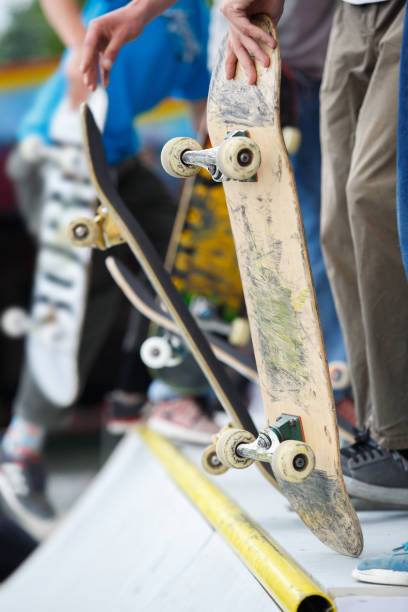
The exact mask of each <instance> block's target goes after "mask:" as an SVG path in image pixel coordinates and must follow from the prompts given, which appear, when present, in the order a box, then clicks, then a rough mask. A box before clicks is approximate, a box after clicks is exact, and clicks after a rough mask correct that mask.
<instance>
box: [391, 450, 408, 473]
mask: <svg viewBox="0 0 408 612" xmlns="http://www.w3.org/2000/svg"><path fill="white" fill-rule="evenodd" d="M391 455H392V458H393V459H394V461H396V462H397V463H399V464H400V466H401V467H402V469H403V470H404V471H405V472H408V461H407V460H406V459H405V457H403V456H402V455H401V453H399V452H398V451H391Z"/></svg>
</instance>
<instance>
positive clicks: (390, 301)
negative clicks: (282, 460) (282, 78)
mask: <svg viewBox="0 0 408 612" xmlns="http://www.w3.org/2000/svg"><path fill="white" fill-rule="evenodd" d="M404 14H405V2H402V1H399V2H398V1H396V2H390V3H388V2H387V3H384V6H381V5H379V6H378V10H377V15H376V20H375V24H374V27H375V36H374V41H373V42H374V45H375V48H376V50H377V57H376V62H375V67H374V70H373V72H372V74H371V78H370V82H369V85H368V88H367V93H366V95H365V98H364V101H363V104H362V106H361V108H360V111H359V118H358V124H357V130H356V134H355V143H354V148H353V155H352V159H351V168H350V174H349V179H348V182H347V188H346V192H347V202H348V210H349V217H350V224H351V229H352V236H353V242H354V248H355V253H356V264H357V265H356V267H357V282H358V288H359V294H360V303H361V311H362V316H363V324H364V328H365V341H366V354H367V368H368V376H369V385H370V392H371V402H372V406H371V412H370V414H369V415H368V420H367V424H368V425H369V426H370V429H371V432H372V435H373V436H374V437H375V439H376V440H377V441H378V442H379V443H380V444H381V445H383V446H386V447H389V448H396V449H398V448H407V447H408V413H407V407H406V401H407V397H408V375H407V371H408V283H407V280H406V276H405V272H404V268H403V264H402V256H401V251H400V246H399V239H398V230H397V217H396V142H397V101H398V82H399V59H400V50H401V39H402V30H403V21H404Z"/></svg>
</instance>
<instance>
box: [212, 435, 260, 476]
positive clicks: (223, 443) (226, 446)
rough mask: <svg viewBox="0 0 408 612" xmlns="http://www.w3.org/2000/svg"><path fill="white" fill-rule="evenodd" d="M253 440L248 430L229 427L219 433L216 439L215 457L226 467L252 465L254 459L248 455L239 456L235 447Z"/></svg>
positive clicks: (240, 468) (239, 467) (241, 468)
mask: <svg viewBox="0 0 408 612" xmlns="http://www.w3.org/2000/svg"><path fill="white" fill-rule="evenodd" d="M254 440H255V438H254V436H253V435H252V434H251V433H250V432H249V431H245V430H244V429H233V428H230V427H229V428H228V429H226V430H225V431H224V432H221V433H220V436H219V438H218V440H217V443H216V452H217V457H218V459H219V460H220V461H221V463H223V464H224V465H226V466H227V467H230V468H236V469H238V470H243V469H244V468H247V467H249V466H250V465H252V464H253V462H254V460H253V459H249V458H248V457H240V456H239V455H238V454H237V447H238V446H239V445H240V444H250V443H251V442H254Z"/></svg>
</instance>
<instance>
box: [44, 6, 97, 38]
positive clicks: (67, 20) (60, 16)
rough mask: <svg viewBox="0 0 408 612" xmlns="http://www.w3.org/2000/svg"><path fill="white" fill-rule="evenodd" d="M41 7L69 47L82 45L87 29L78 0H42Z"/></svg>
mask: <svg viewBox="0 0 408 612" xmlns="http://www.w3.org/2000/svg"><path fill="white" fill-rule="evenodd" d="M40 3H41V8H42V10H43V12H44V14H45V16H46V18H47V19H48V21H49V23H50V25H51V26H52V27H53V28H54V30H55V31H56V33H57V34H58V36H59V37H60V39H61V40H62V42H63V43H64V45H65V46H66V47H68V48H69V49H75V48H79V47H81V46H82V43H83V41H84V38H85V32H86V29H85V27H84V25H83V23H82V21H81V15H80V9H79V5H78V2H77V0H62V1H61V0H59V1H58V2H56V1H55V0H40Z"/></svg>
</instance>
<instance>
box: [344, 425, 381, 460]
mask: <svg viewBox="0 0 408 612" xmlns="http://www.w3.org/2000/svg"><path fill="white" fill-rule="evenodd" d="M355 440H356V441H355V442H354V443H353V444H351V445H350V446H347V447H346V448H344V449H342V454H344V455H345V456H346V457H347V458H348V459H353V460H355V461H358V460H359V457H361V459H362V460H365V458H366V457H367V456H368V457H371V458H374V457H375V455H376V453H378V454H380V455H382V454H383V452H382V450H381V448H379V447H378V445H377V444H376V442H374V440H373V439H372V438H370V430H369V429H363V430H361V431H359V433H358V434H357V435H356V438H355Z"/></svg>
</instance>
